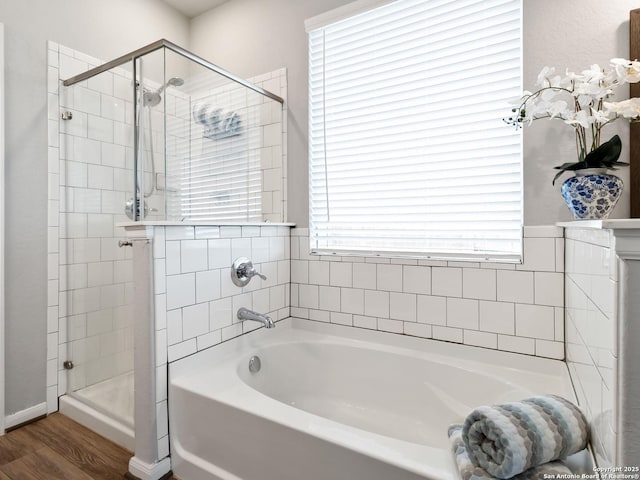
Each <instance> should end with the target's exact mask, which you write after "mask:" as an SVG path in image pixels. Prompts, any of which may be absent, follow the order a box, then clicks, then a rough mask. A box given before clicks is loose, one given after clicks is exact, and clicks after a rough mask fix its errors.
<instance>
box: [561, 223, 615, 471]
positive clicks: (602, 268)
mask: <svg viewBox="0 0 640 480" xmlns="http://www.w3.org/2000/svg"><path fill="white" fill-rule="evenodd" d="M566 237H567V238H566V240H565V241H566V276H565V284H566V291H567V294H566V313H567V321H566V329H567V332H566V337H567V363H568V365H569V370H570V372H571V377H572V378H573V380H574V385H575V387H576V393H577V395H578V400H579V402H580V405H581V406H583V408H584V410H585V413H586V415H587V417H588V419H589V423H590V425H591V443H592V446H593V448H594V453H595V455H596V459H597V461H598V465H599V466H600V467H611V466H615V458H614V453H615V437H616V430H617V426H616V425H617V423H616V415H615V411H616V409H615V400H614V399H615V396H616V395H615V389H616V385H615V377H616V366H617V363H618V361H617V358H618V352H617V343H616V339H615V332H616V331H617V325H616V324H617V318H616V308H615V302H616V294H617V290H618V286H619V283H618V269H617V258H616V256H615V253H613V252H614V251H613V249H612V248H610V247H611V243H612V241H613V239H612V237H611V231H610V230H596V229H589V230H586V229H578V228H567V229H566Z"/></svg>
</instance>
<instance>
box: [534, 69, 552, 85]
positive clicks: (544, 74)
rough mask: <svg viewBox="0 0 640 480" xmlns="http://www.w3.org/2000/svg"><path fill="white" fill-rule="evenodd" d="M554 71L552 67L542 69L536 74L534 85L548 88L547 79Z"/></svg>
mask: <svg viewBox="0 0 640 480" xmlns="http://www.w3.org/2000/svg"><path fill="white" fill-rule="evenodd" d="M555 71H556V69H555V68H553V67H542V70H540V73H539V74H538V80H537V82H536V85H540V86H541V87H548V86H549V83H548V77H549V76H550V75H552V74H553V73H554V72H555Z"/></svg>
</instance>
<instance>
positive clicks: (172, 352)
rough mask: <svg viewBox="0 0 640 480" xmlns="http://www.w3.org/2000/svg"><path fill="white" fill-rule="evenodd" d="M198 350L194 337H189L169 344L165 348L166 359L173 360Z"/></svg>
mask: <svg viewBox="0 0 640 480" xmlns="http://www.w3.org/2000/svg"><path fill="white" fill-rule="evenodd" d="M197 351H198V346H197V343H196V339H195V338H191V339H189V340H186V341H184V342H181V343H177V344H175V345H171V346H170V347H169V348H168V349H167V361H169V362H174V361H176V360H179V359H181V358H184V357H186V356H188V355H192V354H194V353H196V352H197Z"/></svg>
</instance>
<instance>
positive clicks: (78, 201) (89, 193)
mask: <svg viewBox="0 0 640 480" xmlns="http://www.w3.org/2000/svg"><path fill="white" fill-rule="evenodd" d="M66 206H67V208H68V207H69V205H68V204H67V205H66ZM101 206H102V195H101V192H100V190H92V189H87V188H74V189H73V210H74V211H75V212H81V213H100V211H101V210H102V208H101Z"/></svg>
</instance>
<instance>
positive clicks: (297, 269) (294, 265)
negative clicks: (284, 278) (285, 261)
mask: <svg viewBox="0 0 640 480" xmlns="http://www.w3.org/2000/svg"><path fill="white" fill-rule="evenodd" d="M291 282H292V283H309V262H307V261H306V260H291Z"/></svg>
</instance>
